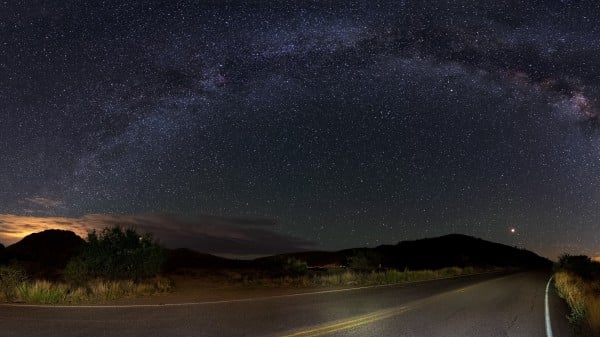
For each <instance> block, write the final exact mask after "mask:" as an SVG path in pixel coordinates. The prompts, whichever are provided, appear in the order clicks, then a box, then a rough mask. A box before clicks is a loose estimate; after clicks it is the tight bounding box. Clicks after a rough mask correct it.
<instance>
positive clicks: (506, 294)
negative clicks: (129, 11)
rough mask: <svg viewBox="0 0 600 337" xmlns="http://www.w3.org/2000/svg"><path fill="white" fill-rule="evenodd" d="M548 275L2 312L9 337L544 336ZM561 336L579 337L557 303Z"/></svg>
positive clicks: (1, 332)
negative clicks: (147, 303)
mask: <svg viewBox="0 0 600 337" xmlns="http://www.w3.org/2000/svg"><path fill="white" fill-rule="evenodd" d="M549 276H550V275H549V274H548V273H543V272H525V273H517V274H511V275H498V274H496V275H479V276H470V277H463V278H457V279H450V280H438V281H430V282H423V283H418V284H411V285H402V286H384V287H374V288H373V287H372V288H363V289H356V290H343V291H329V292H320V293H313V294H302V295H284V296H274V297H273V296H272V297H263V298H259V299H244V300H226V301H220V302H219V301H214V302H204V303H195V304H181V303H180V304H176V305H156V306H154V305H151V306H129V307H115V306H113V307H110V306H105V307H35V306H10V305H2V306H0V337H8V336H15V337H16V336H19V337H20V336H56V337H68V336H82V337H83V336H85V337H93V336H107V337H108V336H110V337H113V336H140V337H150V336H160V337H162V336H190V337H191V336H194V337H197V336H290V337H291V336H294V337H299V336H379V337H386V336H489V337H492V336H529V337H535V336H540V337H542V336H546V328H545V314H544V312H545V309H544V308H545V307H544V297H545V288H546V282H547V280H548V278H549ZM549 300H550V301H549V304H550V311H549V313H550V318H551V322H552V331H553V335H554V336H573V333H572V331H571V329H570V327H569V326H568V324H567V321H566V319H565V315H566V313H567V312H566V308H565V306H564V304H563V303H562V301H561V300H560V299H559V298H558V297H557V296H556V294H555V293H554V291H553V288H552V287H551V289H550V296H549Z"/></svg>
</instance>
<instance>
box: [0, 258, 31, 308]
mask: <svg viewBox="0 0 600 337" xmlns="http://www.w3.org/2000/svg"><path fill="white" fill-rule="evenodd" d="M25 281H27V274H26V273H25V269H23V268H22V267H21V266H18V265H10V266H0V293H1V295H2V297H3V299H4V301H6V302H13V301H15V300H16V294H17V289H18V287H19V286H20V285H21V284H23V283H24V282H25Z"/></svg>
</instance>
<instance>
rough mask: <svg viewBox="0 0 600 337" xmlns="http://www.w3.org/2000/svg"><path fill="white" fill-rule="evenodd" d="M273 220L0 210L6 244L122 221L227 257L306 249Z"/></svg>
mask: <svg viewBox="0 0 600 337" xmlns="http://www.w3.org/2000/svg"><path fill="white" fill-rule="evenodd" d="M274 224H275V221H274V220H273V219H271V218H263V217H224V216H209V215H204V216H199V217H194V218H185V217H180V216H176V215H168V214H145V215H109V214H88V215H85V216H83V217H80V218H67V217H35V216H19V215H13V214H0V242H3V243H5V244H11V243H14V242H16V241H18V240H20V239H21V238H23V237H24V236H26V235H28V234H31V233H35V232H40V231H43V230H46V229H51V228H53V229H64V230H71V231H73V232H75V233H76V234H77V235H79V236H82V237H85V236H86V235H87V233H88V232H90V231H92V230H100V229H102V228H104V227H107V226H114V225H120V226H123V227H133V228H136V229H137V230H138V231H140V232H149V233H153V234H154V236H155V237H156V238H157V239H158V240H159V241H160V242H161V243H162V244H164V245H165V246H167V247H170V248H178V247H186V248H191V249H195V250H197V251H201V252H207V253H213V254H221V255H229V256H232V255H268V254H277V253H283V252H292V251H301V250H306V249H309V248H310V247H312V246H313V244H312V243H311V242H308V241H306V240H302V239H298V238H294V237H291V236H287V235H284V234H280V233H276V232H274V231H272V230H270V228H271V227H272V226H273V225H274Z"/></svg>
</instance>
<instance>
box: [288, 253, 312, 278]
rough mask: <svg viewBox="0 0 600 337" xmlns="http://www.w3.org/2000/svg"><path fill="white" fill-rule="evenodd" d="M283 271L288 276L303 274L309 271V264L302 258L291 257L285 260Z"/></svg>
mask: <svg viewBox="0 0 600 337" xmlns="http://www.w3.org/2000/svg"><path fill="white" fill-rule="evenodd" d="M283 271H284V273H285V274H286V275H288V276H302V275H305V274H306V273H307V272H308V264H306V262H305V261H302V260H300V259H297V258H294V257H290V258H288V259H287V260H286V261H285V263H284V265H283Z"/></svg>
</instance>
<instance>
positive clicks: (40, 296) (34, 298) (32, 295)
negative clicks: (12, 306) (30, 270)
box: [17, 280, 69, 304]
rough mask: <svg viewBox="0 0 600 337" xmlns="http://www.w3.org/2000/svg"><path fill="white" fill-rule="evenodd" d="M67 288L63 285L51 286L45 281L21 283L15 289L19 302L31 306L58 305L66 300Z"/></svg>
mask: <svg viewBox="0 0 600 337" xmlns="http://www.w3.org/2000/svg"><path fill="white" fill-rule="evenodd" d="M68 290H69V288H68V287H67V286H66V285H64V284H53V283H51V282H48V281H45V280H37V281H32V282H24V283H21V284H20V285H19V286H18V287H17V297H18V299H19V301H20V302H25V303H31V304H58V303H63V302H64V301H65V299H66V298H67V294H68Z"/></svg>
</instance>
